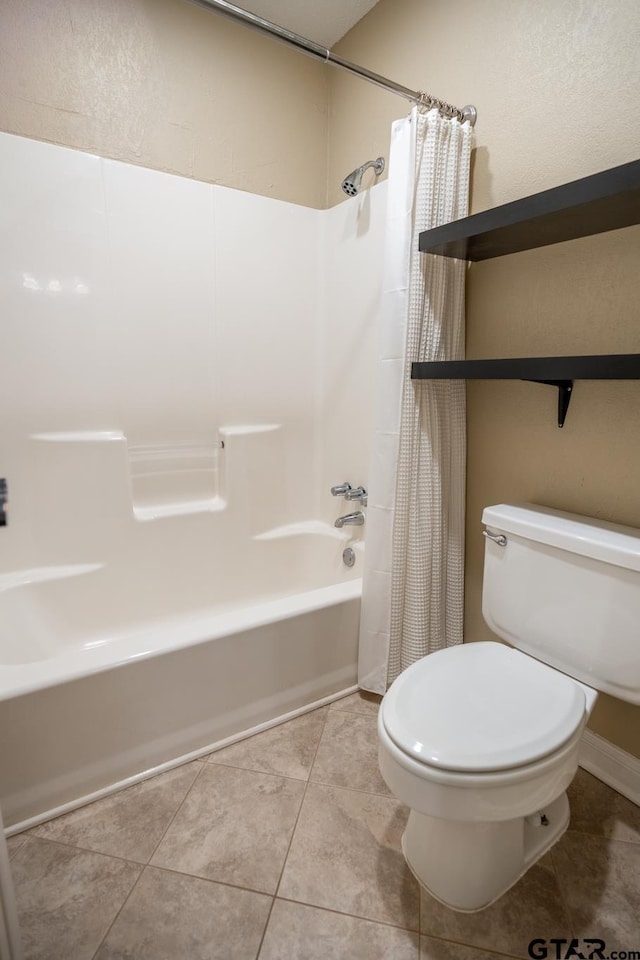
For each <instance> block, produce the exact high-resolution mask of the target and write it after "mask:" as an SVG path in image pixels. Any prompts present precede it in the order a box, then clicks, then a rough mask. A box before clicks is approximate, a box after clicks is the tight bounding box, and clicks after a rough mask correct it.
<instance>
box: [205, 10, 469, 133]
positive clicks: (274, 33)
mask: <svg viewBox="0 0 640 960" xmlns="http://www.w3.org/2000/svg"><path fill="white" fill-rule="evenodd" d="M191 3H195V4H196V5H197V6H198V7H202V8H203V9H204V10H212V11H213V12H214V13H219V14H220V15H221V16H223V17H226V18H227V19H228V20H233V21H234V22H235V23H240V24H242V25H243V26H244V27H249V28H250V29H251V30H256V31H257V32H258V33H263V34H266V35H267V36H269V37H273V39H275V40H279V41H280V42H281V43H286V44H288V45H289V46H290V47H295V49H296V50H299V51H300V53H305V54H307V56H309V57H314V58H315V59H316V60H322V61H323V63H328V64H330V65H331V66H333V67H340V69H341V70H346V71H347V73H352V74H353V75H354V76H356V77H361V78H362V79H363V80H368V81H369V83H375V84H376V86H378V87H382V89H383V90H388V91H389V93H395V94H397V95H398V96H399V97H404V98H405V100H411V101H413V102H414V103H417V104H420V105H422V106H425V107H427V108H429V109H431V108H432V107H435V108H436V109H437V110H439V112H440V113H442V114H443V115H444V116H445V117H457V119H458V120H460V121H464V120H468V121H469V122H470V124H471V126H473V125H474V124H475V122H476V117H477V111H476V108H475V107H474V106H472V105H471V104H467V106H466V107H462V109H459V108H458V107H454V106H453V105H452V104H450V103H447V102H446V100H440V99H439V98H438V97H432V96H431V94H428V93H422V92H420V91H419V90H409V88H408V87H403V86H402V85H401V84H399V83H395V81H394V80H388V79H387V78H386V77H381V76H380V75H379V74H377V73H372V71H371V70H367V69H366V68H365V67H359V66H358V64H357V63H351V62H350V61H349V60H344V59H343V58H342V57H339V56H338V55H337V54H335V53H332V52H331V51H330V50H328V49H327V48H326V47H323V46H321V45H320V44H319V43H315V42H314V41H313V40H307V39H305V37H300V36H299V35H298V34H297V33H292V32H291V31H290V30H287V29H286V28H285V27H279V26H278V25H277V24H276V23H271V21H270V20H263V19H262V17H258V16H256V14H255V13H249V11H248V10H242V9H241V8H240V7H236V6H234V5H233V4H232V3H228V2H227V0H191Z"/></svg>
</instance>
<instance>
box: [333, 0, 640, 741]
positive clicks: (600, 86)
mask: <svg viewBox="0 0 640 960" xmlns="http://www.w3.org/2000/svg"><path fill="white" fill-rule="evenodd" d="M639 47H640V6H639V5H638V4H637V2H636V0H608V2H603V3H600V4H595V3H593V2H586V0H563V2H561V3H559V2H557V0H535V2H534V0H482V2H480V3H479V2H477V0H431V2H430V3H428V4H426V3H424V2H421V0H380V3H378V5H377V6H376V7H374V9H373V10H372V11H371V13H369V14H368V15H367V16H366V17H365V18H364V20H362V21H361V22H360V23H359V24H357V25H356V27H355V28H354V29H353V30H352V31H351V32H350V33H349V34H348V35H347V37H346V38H345V39H344V40H343V41H341V43H340V44H339V46H338V48H337V50H338V52H339V53H340V54H341V55H342V56H344V57H347V58H349V59H352V60H355V61H356V62H359V63H362V64H363V65H364V66H367V67H369V68H370V69H373V70H375V71H377V72H379V73H382V74H384V75H387V76H389V77H392V78H393V79H395V80H396V81H398V82H400V83H403V84H406V85H407V86H409V87H412V88H416V89H425V88H426V89H427V90H428V91H429V92H430V93H433V94H435V95H436V96H440V97H443V98H445V99H447V100H450V101H452V102H454V103H456V104H457V105H459V106H462V105H464V104H465V103H468V102H472V103H475V105H476V106H477V108H478V113H479V120H478V124H477V127H476V150H475V153H474V157H473V183H472V205H473V211H474V212H475V211H478V210H482V209H485V208H486V207H490V206H493V205H495V204H499V203H505V202H507V201H509V200H514V199H517V198H518V197H521V196H525V195H527V194H529V193H534V192H536V191H538V190H543V189H546V188H548V187H553V186H556V185H557V184H560V183H563V182H566V181H568V180H575V179H577V178H579V177H582V176H587V175H588V174H591V173H595V172H597V171H598V170H602V169H605V168H607V167H611V166H615V165H616V164H620V163H624V162H627V161H629V160H633V159H636V158H637V156H638V146H639V138H638V131H637V126H636V124H635V121H634V118H633V110H635V104H637V102H638V96H639V94H640V73H639V71H638V58H637V51H638V49H639ZM406 111H407V105H406V104H405V102H403V101H402V100H399V99H398V98H395V97H392V96H391V95H390V94H385V93H381V92H380V91H378V90H377V89H376V88H373V87H369V86H368V85H366V84H362V83H360V82H358V81H356V80H355V79H352V78H350V77H347V76H344V75H342V74H338V73H336V72H332V74H331V77H330V124H329V144H330V154H329V183H328V197H329V202H331V203H334V202H337V201H338V199H339V198H340V191H339V184H340V180H341V179H342V177H343V176H344V174H345V173H346V172H348V171H349V170H351V169H352V168H353V167H354V166H356V165H357V164H359V163H362V162H363V160H365V159H368V158H369V157H376V156H377V155H378V154H380V153H382V154H384V155H387V154H388V142H389V125H390V122H391V120H392V119H394V118H396V117H399V116H403V115H404V114H405V113H406ZM639 236H640V228H638V227H632V228H630V229H628V230H626V231H623V232H620V233H618V234H610V235H607V236H601V237H593V238H587V239H584V240H580V241H576V242H574V243H571V244H564V245H561V246H557V247H552V248H547V249H546V250H537V251H531V252H529V253H525V254H519V255H516V256H512V257H506V258H503V259H500V260H495V261H490V262H487V263H484V264H476V265H474V266H473V267H471V268H470V271H469V282H468V310H467V356H469V357H492V356H495V357H499V356H527V355H534V356H535V355H539V356H544V355H553V354H560V355H562V354H574V353H575V354H579V353H584V354H588V353H608V352H609V353H616V352H620V353H624V352H630V353H631V352H633V353H635V352H640V323H639V322H638V315H637V303H638V299H639V296H640V285H639V280H638V271H637V263H638V239H639ZM555 409H556V392H555V391H553V390H552V389H551V388H549V387H544V386H539V385H537V384H528V383H520V382H517V381H509V382H498V383H490V382H485V383H482V382H480V381H476V382H472V383H470V384H469V386H468V427H469V442H468V449H469V459H468V486H467V511H468V514H467V516H468V520H467V573H466V576H467V582H466V586H467V589H466V593H467V598H466V636H467V638H468V639H486V638H487V637H488V636H489V631H488V629H487V627H486V626H485V624H484V622H483V620H482V615H481V584H482V566H483V543H482V537H481V525H480V516H481V512H482V508H483V506H485V505H486V504H490V503H499V502H505V501H506V502H510V501H522V500H530V501H533V502H538V503H542V504H547V505H548V506H552V507H557V508H559V509H565V510H573V511H575V512H578V513H584V514H587V515H591V516H596V517H602V518H603V519H608V520H613V521H617V522H620V523H628V524H632V525H634V526H637V527H640V497H639V496H638V477H639V476H640V446H639V445H638V443H637V438H638V435H639V432H640V383H638V382H629V383H626V382H618V383H615V382H599V383H598V382H578V383H577V384H576V387H575V390H574V397H573V400H572V405H571V409H570V410H569V415H568V418H567V422H566V425H565V427H564V429H563V430H558V429H557V427H556V426H555ZM639 655H640V650H639ZM591 726H592V728H593V729H594V730H595V731H596V732H598V733H600V734H601V735H602V736H605V737H607V738H608V739H610V740H612V741H613V742H614V743H616V744H618V745H619V746H620V747H622V748H623V749H625V750H628V751H629V752H631V753H633V754H635V755H638V756H640V708H634V707H631V706H629V705H627V704H623V703H621V702H618V701H615V700H612V699H610V698H606V697H602V698H600V701H599V703H598V705H597V707H596V712H595V714H594V716H593V718H592V721H591Z"/></svg>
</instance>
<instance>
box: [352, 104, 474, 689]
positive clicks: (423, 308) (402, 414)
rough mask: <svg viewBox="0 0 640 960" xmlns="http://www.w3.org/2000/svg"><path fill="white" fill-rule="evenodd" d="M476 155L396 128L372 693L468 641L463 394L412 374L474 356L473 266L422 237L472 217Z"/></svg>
mask: <svg viewBox="0 0 640 960" xmlns="http://www.w3.org/2000/svg"><path fill="white" fill-rule="evenodd" d="M471 145H472V129H471V126H470V124H469V123H468V122H466V123H462V124H461V123H460V122H459V121H457V120H446V119H444V118H443V117H441V116H440V115H439V114H438V112H437V111H436V110H431V111H430V112H429V113H427V114H424V113H422V112H421V111H420V110H419V109H418V108H417V107H416V108H414V109H413V110H412V112H411V115H410V117H409V118H407V119H406V120H400V121H397V122H396V123H394V124H393V126H392V131H391V150H390V161H389V194H388V208H387V235H386V242H385V274H384V278H383V297H382V308H381V311H380V318H379V330H378V370H377V387H376V401H375V412H374V435H373V448H372V461H371V470H370V476H369V509H368V513H367V549H366V554H365V569H364V581H363V598H362V615H361V626H360V654H359V665H358V682H359V685H360V687H361V688H363V689H365V690H371V691H373V692H374V693H384V692H385V690H386V689H387V686H388V685H389V684H390V683H391V682H392V681H393V680H394V679H395V677H396V676H397V675H398V674H399V673H400V672H401V671H402V670H404V669H405V667H407V666H409V664H410V663H413V662H414V661H415V660H417V659H418V658H420V657H423V656H425V655H426V654H427V653H431V652H433V651H434V650H438V649H441V648H443V647H446V646H451V645H453V644H456V643H461V642H462V625H463V599H464V500H465V444H466V436H465V392H464V384H463V383H460V382H456V381H411V363H412V361H414V360H452V359H461V358H462V357H463V356H464V277H465V263H464V262H461V261H457V260H451V259H449V258H444V257H435V256H431V255H425V254H420V253H419V252H418V235H419V233H420V232H421V231H423V230H427V229H429V228H431V227H435V226H438V225H439V224H442V223H447V222H448V221H450V220H457V219H459V218H460V217H464V216H466V214H467V211H468V197H469V163H470V155H471Z"/></svg>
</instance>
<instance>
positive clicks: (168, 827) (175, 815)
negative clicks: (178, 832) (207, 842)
mask: <svg viewBox="0 0 640 960" xmlns="http://www.w3.org/2000/svg"><path fill="white" fill-rule="evenodd" d="M192 762H193V761H192ZM195 762H196V763H200V764H201V766H200V769H199V770H198V772H197V774H196V775H195V777H194V778H193V783H192V784H191V785H190V787H189V789H188V790H187V792H186V793H185V795H184V797H183V798H182V800H181V801H180V803H179V804H178V806H177V807H176V809H175V811H174V814H173V816H172V817H171V819H170V820H169V823H168V824H167V826H166V829H165V830H164V832H163V834H162V836H161V837H160V839H159V840H158V842H157V843H156V845H155V847H154V848H153V852H152V854H151V856H150V857H149V859H148V860H147V862H146V864H145V866H147V867H148V866H150V864H151V861H152V860H153V858H154V857H155V855H156V853H157V852H158V847H159V846H160V844H161V843H162V841H163V840H164V838H165V837H166V835H167V833H168V832H169V830H170V829H171V826H172V824H173V822H174V820H175V819H176V817H177V816H178V814H179V813H180V811H181V810H182V807H183V806H184V804H185V803H186V800H187V797H188V796H189V794H190V793H191V791H192V790H193V788H194V787H195V785H196V783H197V782H198V780H199V779H200V777H201V776H202V774H203V772H204V771H205V770H206V760H198V761H195Z"/></svg>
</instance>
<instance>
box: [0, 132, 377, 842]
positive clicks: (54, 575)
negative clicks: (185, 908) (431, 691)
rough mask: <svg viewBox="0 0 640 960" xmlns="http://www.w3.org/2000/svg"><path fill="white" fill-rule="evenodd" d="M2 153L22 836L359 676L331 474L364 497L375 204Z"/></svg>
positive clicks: (25, 144)
mask: <svg viewBox="0 0 640 960" xmlns="http://www.w3.org/2000/svg"><path fill="white" fill-rule="evenodd" d="M0 154H1V156H2V160H3V172H4V176H3V181H2V184H1V185H0V205H1V206H2V208H3V210H4V211H5V216H4V218H3V222H4V229H3V230H2V248H3V257H2V266H1V267H0V271H1V272H0V297H1V299H2V313H3V330H2V333H3V358H2V364H3V369H2V376H1V377H0V403H1V404H2V409H3V410H5V411H6V410H11V417H10V418H3V422H2V425H1V426H0V440H1V449H2V460H1V462H0V475H1V476H4V477H7V478H8V481H9V494H10V513H9V525H8V526H7V527H5V528H3V529H2V531H1V532H0V536H1V542H2V545H3V547H4V549H3V550H2V552H1V553H0V606H2V608H3V615H2V627H1V628H0V691H1V695H2V697H3V698H4V699H3V700H2V702H1V703H0V730H1V731H2V739H1V740H0V756H2V758H3V764H2V768H3V769H2V771H1V773H0V803H1V804H2V809H3V813H4V817H5V823H9V824H15V823H17V822H25V821H28V820H29V819H30V818H34V817H35V818H39V817H41V816H43V815H44V814H46V812H48V811H51V810H53V809H59V808H61V807H65V805H67V804H69V803H71V804H73V803H75V802H77V801H79V800H82V799H83V798H84V799H86V797H87V796H89V795H92V794H94V793H95V792H96V791H101V790H103V789H110V787H111V786H112V785H113V784H117V783H122V782H130V780H131V778H136V777H138V776H140V775H143V774H144V773H145V772H148V771H149V770H150V769H157V768H161V767H162V766H163V765H166V764H171V763H174V762H176V761H178V760H180V759H184V757H186V756H191V755H194V753H198V752H202V751H203V750H205V749H208V748H209V747H210V746H211V745H212V744H214V743H217V742H219V741H221V740H225V739H227V738H229V737H232V738H233V737H236V736H238V735H241V734H242V732H243V731H246V730H248V729H253V728H255V726H256V725H260V724H264V723H270V722H272V721H273V720H274V719H277V718H278V717H280V716H283V715H288V714H290V713H291V712H292V711H294V712H295V711H297V710H302V709H305V708H307V707H308V706H309V705H310V704H312V703H314V702H317V701H318V700H319V699H322V698H325V697H330V696H332V695H335V694H336V693H338V692H340V691H342V690H344V689H345V688H349V687H350V686H351V685H352V684H353V683H354V682H355V664H356V656H357V652H356V645H357V622H358V614H359V592H360V581H359V579H358V578H359V575H360V573H361V569H362V567H361V562H362V561H361V558H360V560H359V562H358V563H357V564H356V567H355V568H354V569H353V570H352V571H348V570H347V569H346V568H345V567H344V566H343V565H342V562H341V553H342V549H343V547H344V546H345V545H346V544H347V543H353V544H355V545H356V546H358V544H359V541H360V539H361V537H362V532H363V531H362V528H344V529H343V530H342V531H338V530H335V529H334V527H333V520H334V519H335V517H336V516H337V515H338V514H339V513H341V512H346V508H348V505H347V504H345V503H344V502H343V501H342V500H339V501H336V500H334V499H333V498H331V497H330V496H329V492H328V487H329V486H330V485H331V484H333V483H337V482H341V481H342V480H345V479H348V480H350V481H351V482H352V483H354V484H357V483H365V485H366V471H367V469H368V452H369V451H368V447H369V434H370V419H369V418H370V407H371V390H372V376H373V365H374V357H373V353H374V345H373V343H372V337H371V329H372V320H373V315H374V313H375V310H376V309H377V305H378V299H379V276H380V272H381V270H380V267H381V259H382V232H383V226H384V224H383V219H384V207H385V192H386V191H385V187H384V185H380V186H378V187H376V188H375V189H374V190H372V191H368V192H367V193H365V194H363V195H362V196H360V197H358V198H355V199H354V200H352V201H348V202H347V203H345V204H342V205H340V206H339V207H336V208H334V209H333V210H328V211H317V210H311V209H309V208H304V207H299V206H295V205H293V204H289V203H283V202H280V201H275V200H269V199H266V198H263V197H256V196H253V195H250V194H246V193H242V192H239V191H234V190H230V189H228V188H223V187H219V186H215V185H211V184H204V183H200V182H198V181H193V180H187V179H185V178H181V177H177V176H172V175H170V174H164V173H158V172H157V171H150V170H146V169H143V168H139V167H134V166H131V165H127V164H122V163H118V162H115V161H110V160H103V159H100V158H98V157H94V156H91V155H89V154H84V153H80V152H77V151H73V150H69V149H66V148H63V147H57V146H53V145H51V144H44V143H40V142H37V141H32V140H27V139H24V138H20V137H14V136H11V135H7V134H0ZM358 551H360V547H359V546H358Z"/></svg>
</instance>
